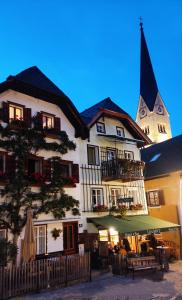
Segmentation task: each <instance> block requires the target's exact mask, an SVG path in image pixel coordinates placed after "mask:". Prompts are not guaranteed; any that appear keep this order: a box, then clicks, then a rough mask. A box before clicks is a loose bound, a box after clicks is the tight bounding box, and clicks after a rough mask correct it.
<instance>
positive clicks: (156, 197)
mask: <svg viewBox="0 0 182 300" xmlns="http://www.w3.org/2000/svg"><path fill="white" fill-rule="evenodd" d="M146 198H147V204H148V206H159V205H161V204H162V202H163V201H161V198H162V193H160V191H159V190H154V191H147V192H146Z"/></svg>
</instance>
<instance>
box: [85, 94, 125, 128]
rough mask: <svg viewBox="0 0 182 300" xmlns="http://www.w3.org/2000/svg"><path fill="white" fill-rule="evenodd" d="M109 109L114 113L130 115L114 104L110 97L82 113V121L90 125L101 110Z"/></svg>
mask: <svg viewBox="0 0 182 300" xmlns="http://www.w3.org/2000/svg"><path fill="white" fill-rule="evenodd" d="M101 108H103V109H108V110H111V111H114V112H118V113H121V114H125V115H128V114H127V113H126V112H125V111H124V110H123V109H121V108H120V107H119V106H118V105H117V104H116V103H114V102H113V101H112V100H111V99H110V98H109V97H108V98H106V99H104V100H102V101H100V102H98V103H96V104H95V105H93V106H91V107H89V108H88V109H86V110H84V111H83V112H82V113H80V115H81V117H82V119H83V120H84V122H85V123H86V124H89V123H90V122H91V121H92V119H93V118H94V117H95V116H96V114H97V113H98V112H99V111H100V109H101Z"/></svg>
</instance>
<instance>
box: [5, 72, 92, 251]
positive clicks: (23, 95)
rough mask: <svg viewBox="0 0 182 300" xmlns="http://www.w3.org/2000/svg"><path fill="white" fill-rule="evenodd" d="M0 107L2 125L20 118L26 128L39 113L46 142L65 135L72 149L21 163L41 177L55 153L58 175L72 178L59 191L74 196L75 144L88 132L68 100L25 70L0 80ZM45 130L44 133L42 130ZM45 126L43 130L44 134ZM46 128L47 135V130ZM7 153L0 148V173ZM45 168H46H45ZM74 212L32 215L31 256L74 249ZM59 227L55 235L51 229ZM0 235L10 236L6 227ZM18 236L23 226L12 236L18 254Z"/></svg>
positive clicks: (76, 191)
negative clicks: (33, 248)
mask: <svg viewBox="0 0 182 300" xmlns="http://www.w3.org/2000/svg"><path fill="white" fill-rule="evenodd" d="M0 106H1V125H2V126H5V125H6V124H8V123H10V122H11V121H12V120H15V119H16V120H22V121H25V122H26V123H27V127H31V126H32V124H31V118H32V117H34V116H39V119H40V123H41V126H42V128H43V129H44V130H45V133H46V140H47V142H54V141H57V140H58V139H57V138H58V136H57V134H58V133H59V131H60V130H62V131H65V132H66V133H67V135H68V136H69V139H70V140H71V141H73V142H74V143H75V144H76V145H77V147H76V149H75V151H68V153H66V154H64V155H59V154H58V153H53V152H52V151H51V152H50V151H46V150H41V151H39V152H38V154H37V155H36V157H31V158H30V159H28V162H27V174H28V176H31V175H32V176H33V174H40V175H44V174H45V172H46V168H47V164H48V159H49V157H52V156H53V155H56V156H60V157H61V159H62V160H61V165H60V170H61V174H60V175H61V176H62V177H64V178H74V183H73V184H72V183H68V184H67V185H66V186H65V187H64V189H65V192H66V193H67V194H68V195H70V196H73V197H74V198H75V199H77V200H80V197H81V196H80V185H79V163H80V161H79V160H80V158H79V142H77V140H83V139H85V138H86V137H87V136H88V130H87V129H86V127H85V125H84V123H83V122H82V120H81V118H80V116H79V113H78V112H77V110H76V108H75V107H74V105H73V104H72V102H71V101H70V99H69V98H68V97H67V96H66V95H64V94H63V93H62V92H61V91H60V90H59V89H58V88H57V87H56V86H55V85H54V84H53V83H52V82H51V81H50V80H49V79H48V78H47V77H46V76H45V75H44V74H43V73H42V72H41V71H40V70H39V69H38V68H37V67H32V68H29V69H27V70H25V71H23V72H21V73H19V74H18V75H16V76H10V77H9V78H8V79H7V80H6V81H5V82H3V83H1V84H0ZM46 130H47V131H46ZM48 130H49V132H48ZM50 131H51V133H50ZM8 158H9V155H8V153H5V152H4V150H3V149H1V151H0V161H1V163H0V168H1V170H0V171H1V175H2V174H4V173H6V172H7V171H8V168H9V167H10V164H9V163H8ZM49 172H50V169H49ZM0 188H1V190H3V188H4V181H3V178H2V176H1V184H0ZM38 189H39V186H38V185H37V184H36V182H35V184H32V187H31V190H32V191H37V190H38ZM79 223H80V216H73V215H72V214H71V212H67V213H66V216H65V218H63V219H61V220H56V219H54V217H53V215H52V214H43V213H42V214H40V215H39V217H38V218H37V219H34V233H35V240H36V254H37V255H46V254H50V253H57V252H63V251H64V253H75V252H77V251H78V234H79V230H80V227H79ZM54 229H56V230H58V231H60V235H59V236H58V237H57V238H56V239H55V238H54V236H53V233H52V231H53V230H54ZM0 233H1V236H4V237H5V236H7V237H8V239H10V240H11V238H12V236H11V233H10V231H9V230H7V229H5V228H1V230H0ZM23 237H24V230H23V231H22V232H21V234H20V236H19V239H18V248H19V255H21V240H22V239H23Z"/></svg>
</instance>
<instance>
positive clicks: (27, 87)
mask: <svg viewBox="0 0 182 300" xmlns="http://www.w3.org/2000/svg"><path fill="white" fill-rule="evenodd" d="M8 89H12V90H15V91H17V92H20V93H23V94H26V95H29V96H33V97H35V98H39V99H42V100H44V101H47V102H51V103H53V104H56V105H57V106H59V107H60V108H61V110H62V111H63V113H64V114H65V115H66V117H67V118H68V120H69V121H70V123H71V124H72V125H73V127H74V128H75V136H76V137H79V136H81V137H82V138H85V137H87V136H88V129H87V128H86V126H85V124H84V122H83V121H82V119H81V117H80V114H79V112H78V111H77V109H76V107H75V106H74V104H73V103H72V101H71V100H70V99H69V98H68V96H66V95H65V94H64V93H63V92H62V91H61V90H60V89H59V88H58V87H57V86H56V85H55V84H54V83H53V82H52V81H51V80H50V79H49V78H48V77H47V76H46V75H45V74H44V73H42V72H41V71H40V70H39V68H37V67H36V66H33V67H30V68H28V69H26V70H24V71H22V72H20V73H18V74H17V75H15V76H12V75H10V76H9V77H8V78H7V80H6V81H4V82H2V83H0V93H2V92H4V91H5V90H8Z"/></svg>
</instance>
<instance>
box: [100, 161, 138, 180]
mask: <svg viewBox="0 0 182 300" xmlns="http://www.w3.org/2000/svg"><path fill="white" fill-rule="evenodd" d="M143 167H144V163H143V162H142V161H135V160H129V159H125V158H123V159H122V158H118V157H116V158H114V159H111V160H107V161H102V162H101V175H102V179H103V180H104V181H110V180H117V179H122V181H130V180H139V179H143Z"/></svg>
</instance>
